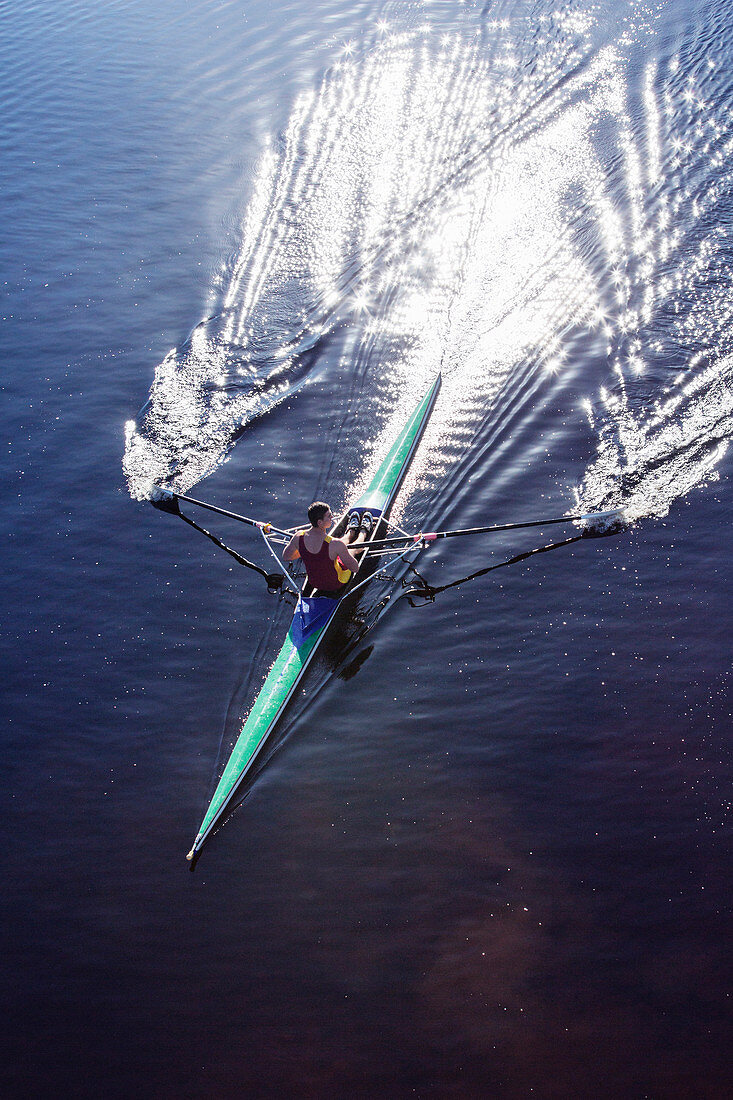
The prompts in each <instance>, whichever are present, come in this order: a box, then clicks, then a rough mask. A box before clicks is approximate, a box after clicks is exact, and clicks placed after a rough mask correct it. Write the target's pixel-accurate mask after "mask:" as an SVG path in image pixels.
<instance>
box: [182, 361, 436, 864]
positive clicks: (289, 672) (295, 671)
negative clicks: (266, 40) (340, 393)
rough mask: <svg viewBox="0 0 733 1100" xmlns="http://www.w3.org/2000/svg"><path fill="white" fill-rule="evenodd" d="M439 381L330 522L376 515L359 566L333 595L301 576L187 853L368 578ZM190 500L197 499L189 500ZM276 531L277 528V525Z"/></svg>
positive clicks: (218, 817) (218, 816)
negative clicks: (281, 636) (281, 637)
mask: <svg viewBox="0 0 733 1100" xmlns="http://www.w3.org/2000/svg"><path fill="white" fill-rule="evenodd" d="M440 382H441V379H440V375H438V377H437V378H436V379H435V381H434V382H433V384H432V385H431V386H430V389H429V390H428V392H427V393H426V394H425V396H424V397H423V399H422V401H421V402H420V404H419V405H418V406H417V408H416V409H415V411H414V412H413V414H412V416H411V417H410V418H409V420H408V421H407V423H406V424H405V426H404V428H403V429H402V431H401V432H400V434H399V436H398V437H397V439H396V440H395V442H394V443H393V445H392V447H391V448H390V450H389V452H388V454H387V456H386V457H385V459H384V461H383V462H382V464H381V466H380V467H379V469H378V470H377V472H376V474H375V475H374V477H373V478H372V480H371V482H370V484H369V486H368V487H367V489H366V490H365V492H364V493H363V494H362V495H361V496H360V497H359V499H358V500H357V501H356V502H355V503H354V504H352V505H351V506H350V507H349V508H348V509H347V510H346V512H345V513H344V515H343V516H342V517H341V519H340V520H339V523H338V524H337V525H336V528H335V530H334V534H335V535H337V536H338V535H340V534H341V533H342V531H343V530H344V528H345V525H346V521H347V516H348V515H349V514H350V513H351V512H353V511H359V512H365V511H369V512H371V513H372V515H373V516H374V517H375V519H378V522H377V523H375V525H374V527H373V529H372V532H371V536H370V538H369V539H368V540H367V544H366V545H367V548H366V550H364V551H363V552H362V555H361V565H360V568H359V572H358V573H357V574H356V575H355V576H354V577H353V578H352V580H351V581H350V582H349V584H348V585H347V586H346V587H345V589H344V593H343V594H342V595H341V596H340V597H339V598H338V599H333V598H329V597H326V596H320V595H318V593H317V592H314V591H313V589H312V588H311V587H310V586H309V585H308V583H307V582H306V583H305V584H304V585H303V588H302V591H301V592H300V594H299V596H298V602H297V604H296V607H295V611H294V613H293V619H292V622H291V624H290V629H289V630H288V634H287V637H286V639H285V642H284V644H283V647H282V649H281V650H280V652H279V654H278V655H277V657H276V658H275V661H274V663H273V665H272V667H271V669H270V671H269V673H268V674H267V678H266V679H265V682H264V684H263V685H262V689H261V690H260V693H259V695H258V696H257V698H256V699H255V701H254V703H253V705H252V709H251V710H250V712H249V715H248V717H247V719H246V721H245V723H244V725H243V727H242V731H241V733H240V734H239V737H238V738H237V741H236V743H235V745H234V748H233V750H232V753H231V756H230V757H229V760H228V762H227V764H226V767H225V768H224V771H223V773H222V776H221V779H220V780H219V783H218V785H217V788H216V790H215V791H214V796H213V798H212V799H211V802H210V803H209V808H208V809H207V811H206V813H205V815H204V819H203V821H202V822H201V827H200V829H199V831H198V833H197V835H196V839H195V840H194V842H193V847H192V848H191V851H190V852H189V853H188V856H187V857H186V858H187V859H189V860H193V859H194V857H195V856H196V855H197V853H198V852H199V851H200V850H201V847H202V845H203V844H204V843H205V842H206V840H207V838H208V837H209V836H211V834H212V832H214V830H215V829H216V828H217V826H218V825H219V824H220V823H221V822H222V820H223V819H224V818H225V817H226V815H227V813H228V812H229V811H230V810H231V809H232V807H233V802H234V800H235V799H236V796H237V793H238V791H239V790H240V788H241V785H242V783H243V781H244V780H245V778H246V777H247V775H248V774H249V772H250V771H251V769H252V767H253V765H254V764H255V761H256V760H257V758H258V756H259V755H260V753H261V752H262V750H263V748H264V747H265V745H266V743H267V741H268V739H269V737H270V735H271V734H272V732H273V730H274V729H275V727H276V725H277V724H278V721H279V720H280V717H281V715H282V713H283V711H284V710H285V708H286V706H287V705H288V703H289V702H290V700H291V699H292V697H293V695H294V694H295V692H296V691H297V689H298V685H299V684H300V683H301V681H302V679H303V677H304V676H305V673H306V670H307V668H308V666H309V664H310V663H311V661H312V660H313V657H314V656H315V654H316V651H317V650H318V648H319V646H320V645H321V643H322V642H323V640H324V638H325V637H326V635H327V634H328V633H329V631H330V629H331V627H332V626H333V624H334V622H335V621H336V619H337V618H338V612H339V608H340V605H341V604H342V603H343V602H344V600H345V599H346V598H347V597H348V596H349V595H350V594H351V593H353V592H355V591H356V589H357V588H360V587H361V586H362V585H363V584H364V583H366V582H365V579H364V576H365V573H366V574H367V579H368V574H369V569H368V567H367V563H366V559H367V558H368V557H369V555H370V543H371V542H375V541H377V540H383V539H384V538H385V536H386V535H387V533H388V531H389V524H388V518H389V513H390V510H391V508H392V504H393V502H394V499H395V497H396V495H397V491H398V489H399V487H400V484H401V483H402V480H403V478H404V476H405V473H406V472H407V469H408V467H409V465H410V462H411V460H412V456H413V455H414V453H415V450H416V448H417V445H418V443H419V442H420V437H421V435H422V433H423V430H424V428H425V425H426V424H427V422H428V419H429V417H430V413H431V412H432V409H433V405H434V404H435V400H436V398H437V396H438V391H439V389H440ZM179 499H183V500H185V499H187V498H185V497H180V498H179ZM189 499H191V498H189ZM191 502H192V503H198V504H201V503H202V502H201V501H193V500H192V501H191ZM211 510H212V511H219V512H222V514H224V515H232V513H227V512H225V511H224V510H223V509H215V508H212V509H211ZM234 518H239V519H242V518H244V517H234ZM245 522H247V523H249V524H250V525H251V526H256V527H259V528H260V529H262V531H263V534H267V533H269V530H270V528H269V525H267V524H261V523H257V522H256V521H251V520H247V519H245ZM277 533H278V534H283V532H282V531H279V530H278V531H277Z"/></svg>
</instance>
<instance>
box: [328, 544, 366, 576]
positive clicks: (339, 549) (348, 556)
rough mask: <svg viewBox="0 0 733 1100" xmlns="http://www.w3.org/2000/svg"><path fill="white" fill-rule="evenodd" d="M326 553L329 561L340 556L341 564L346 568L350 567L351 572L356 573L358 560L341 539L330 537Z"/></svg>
mask: <svg viewBox="0 0 733 1100" xmlns="http://www.w3.org/2000/svg"><path fill="white" fill-rule="evenodd" d="M328 553H329V557H330V558H331V561H334V559H335V558H340V559H341V562H342V564H343V565H345V566H346V568H347V569H350V570H351V572H352V573H356V571H357V569H358V568H359V560H358V558H355V557H354V555H353V554H352V553H351V551H350V550H349V548H348V546H347V545H346V543H345V542H344V541H343V539H331V541H330V543H329V544H328Z"/></svg>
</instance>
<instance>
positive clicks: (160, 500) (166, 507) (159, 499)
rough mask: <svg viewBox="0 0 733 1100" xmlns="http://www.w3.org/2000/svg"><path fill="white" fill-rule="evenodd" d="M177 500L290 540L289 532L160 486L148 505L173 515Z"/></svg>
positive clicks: (176, 510)
mask: <svg viewBox="0 0 733 1100" xmlns="http://www.w3.org/2000/svg"><path fill="white" fill-rule="evenodd" d="M179 500H185V501H186V503H187V504H197V505H198V507H199V508H206V509H207V510H208V511H209V512H216V513H217V515H219V516H226V517H227V518H228V519H236V520H239V522H240V523H246V524H247V525H248V526H249V527H257V528H258V529H259V530H260V531H264V532H265V534H266V535H269V534H270V533H271V532H274V533H275V534H276V535H285V536H286V538H290V537H291V535H292V532H291V531H283V530H282V529H281V528H280V527H273V525H272V524H271V523H262V522H261V521H260V520H258V519H250V518H249V517H248V516H240V515H239V514H238V513H237V512H229V511H227V509H226V508H217V506H216V505H215V504H207V503H206V501H205V500H196V498H195V497H187V496H184V494H183V493H172V492H171V490H170V489H163V488H162V487H161V486H158V487H156V489H155V490H154V496H151V498H150V503H151V504H152V505H153V507H154V508H160V509H161V510H162V511H163V512H173V514H174V515H175V514H176V513H177V512H178V501H179Z"/></svg>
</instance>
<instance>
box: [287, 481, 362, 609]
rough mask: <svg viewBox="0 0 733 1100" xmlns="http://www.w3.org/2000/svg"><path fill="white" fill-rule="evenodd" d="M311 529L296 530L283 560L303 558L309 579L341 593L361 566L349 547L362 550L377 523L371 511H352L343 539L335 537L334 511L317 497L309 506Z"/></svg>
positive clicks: (325, 592)
mask: <svg viewBox="0 0 733 1100" xmlns="http://www.w3.org/2000/svg"><path fill="white" fill-rule="evenodd" d="M308 520H309V521H310V524H311V526H310V529H309V530H307V531H297V532H296V533H295V534H294V535H293V537H292V538H291V540H290V542H289V543H288V545H287V546H286V547H285V550H284V551H283V560H284V561H295V559H296V558H302V559H303V564H304V565H305V569H306V573H307V574H308V581H309V582H310V584H311V585H312V586H313V588H315V589H317V590H318V591H319V592H320V593H322V594H323V595H325V596H339V595H341V592H342V591H343V588H344V585H345V584H346V583H347V582H348V581H349V580H350V578H351V575H352V573H356V571H357V569H358V568H359V561H358V559H357V558H356V557H355V556H354V554H353V553H352V551H351V550H350V549H349V547H352V548H353V549H354V550H355V551H356V553H361V550H362V549H363V548H364V546H363V544H364V543H365V542H366V540H367V539H368V538H369V535H370V534H371V533H372V528H373V526H374V519H373V518H372V514H371V512H364V514H363V515H361V516H360V515H359V513H358V512H352V513H351V515H350V516H349V522H348V525H347V527H346V531H345V532H344V537H343V538H342V539H335V538H332V537H331V536H330V535H329V534H328V529H329V527H331V525H332V524H333V513H332V512H331V509H330V508H329V506H328V505H327V504H324V502H323V501H322V500H316V501H314V502H313V504H311V506H310V508H309V509H308Z"/></svg>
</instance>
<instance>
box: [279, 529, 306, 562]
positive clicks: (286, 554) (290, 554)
mask: <svg viewBox="0 0 733 1100" xmlns="http://www.w3.org/2000/svg"><path fill="white" fill-rule="evenodd" d="M302 534H303V532H302V531H296V532H295V534H294V535H293V537H292V538H291V540H290V542H289V543H288V545H287V546H286V547H285V549H284V550H283V561H295V559H296V558H299V557H300V551H299V550H298V539H299V538H300V536H301V535H302Z"/></svg>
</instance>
